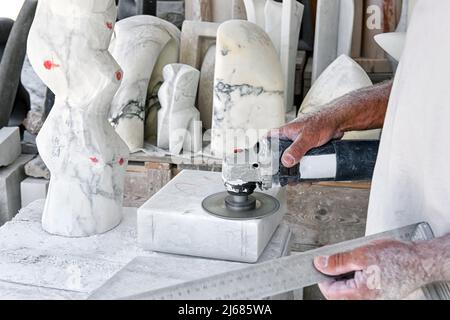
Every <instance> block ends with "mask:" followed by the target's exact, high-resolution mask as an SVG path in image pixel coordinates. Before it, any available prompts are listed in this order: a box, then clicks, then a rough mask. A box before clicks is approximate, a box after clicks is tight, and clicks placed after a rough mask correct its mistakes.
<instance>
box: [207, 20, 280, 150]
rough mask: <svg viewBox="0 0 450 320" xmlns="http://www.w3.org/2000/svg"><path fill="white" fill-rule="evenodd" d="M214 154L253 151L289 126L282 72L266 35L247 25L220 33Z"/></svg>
mask: <svg viewBox="0 0 450 320" xmlns="http://www.w3.org/2000/svg"><path fill="white" fill-rule="evenodd" d="M216 46H217V47H216V67H215V74H214V78H215V80H214V108H213V122H212V135H211V140H212V141H211V152H212V153H213V155H214V156H216V157H222V156H223V155H224V154H227V153H232V152H234V150H235V149H236V148H238V149H247V148H250V147H253V146H254V145H255V144H256V143H257V142H258V141H259V139H260V138H262V135H264V134H266V133H267V131H268V130H270V129H273V128H278V127H280V126H281V125H283V124H284V123H285V109H284V88H285V87H284V79H283V70H282V67H281V63H280V59H279V57H278V55H277V52H276V49H275V47H274V46H273V44H272V41H271V40H270V38H269V36H268V35H267V33H265V32H264V30H263V29H261V28H260V27H258V26H257V25H256V24H254V23H251V22H248V21H243V20H230V21H227V22H225V23H223V24H222V25H221V26H220V27H219V30H218V32H217V45H216Z"/></svg>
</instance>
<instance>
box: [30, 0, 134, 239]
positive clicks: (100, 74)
mask: <svg viewBox="0 0 450 320" xmlns="http://www.w3.org/2000/svg"><path fill="white" fill-rule="evenodd" d="M116 16H117V7H116V5H115V2H114V0H41V1H39V4H38V8H37V12H36V17H35V20H34V22H33V26H32V28H31V31H30V36H29V38H28V57H29V59H30V62H31V64H32V66H33V68H34V70H35V71H36V73H37V74H38V75H39V77H40V78H41V79H42V80H43V82H44V83H45V84H46V85H47V86H48V87H49V88H50V89H51V90H52V91H53V92H54V93H55V96H56V101H55V106H54V107H53V109H52V111H51V112H50V114H49V116H48V118H47V120H46V122H45V124H44V126H43V127H42V129H41V131H40V133H39V135H38V137H37V145H38V148H39V153H40V155H41V157H42V159H43V160H44V162H45V163H46V165H47V166H48V168H49V170H50V172H51V180H50V186H49V192H48V196H47V201H46V204H45V210H44V214H43V217H42V226H43V228H44V230H46V231H47V232H49V233H51V234H56V235H62V236H69V237H83V236H91V235H96V234H100V233H103V232H106V231H108V230H111V229H112V228H114V227H115V226H117V225H118V224H119V223H120V221H121V219H122V201H123V184H124V177H125V172H126V167H127V162H128V157H129V151H128V148H127V146H126V144H125V143H124V142H123V141H122V139H121V138H120V137H119V135H118V134H116V132H115V131H114V128H113V127H112V126H111V125H110V123H109V122H108V114H109V110H110V106H111V102H112V99H113V97H114V95H115V93H116V91H117V90H118V88H119V86H120V82H121V80H122V78H123V72H122V70H121V69H120V66H119V65H118V64H117V62H116V61H115V60H114V58H113V57H112V56H111V54H110V53H109V52H108V47H109V44H110V41H111V36H112V34H113V29H114V23H115V21H116Z"/></svg>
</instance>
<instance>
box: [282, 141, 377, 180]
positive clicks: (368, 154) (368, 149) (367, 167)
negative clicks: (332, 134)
mask: <svg viewBox="0 0 450 320" xmlns="http://www.w3.org/2000/svg"><path fill="white" fill-rule="evenodd" d="M292 143H293V141H292V140H288V139H280V140H279V146H280V147H279V148H280V157H281V156H282V155H283V153H284V152H285V151H286V149H288V148H289V147H290V146H291V145H292ZM379 144H380V142H379V141H375V140H333V141H331V142H329V143H327V144H326V145H324V146H322V147H318V148H315V149H312V150H311V151H309V152H308V153H307V154H306V155H305V156H309V157H313V156H320V155H332V154H335V155H336V176H335V177H334V178H332V179H308V180H314V181H317V180H332V181H358V180H369V179H371V178H372V176H373V172H374V170H375V163H376V160H377V156H378V148H379ZM278 178H279V181H280V184H281V185H282V186H285V185H287V184H289V183H297V182H301V181H305V180H304V179H302V177H301V172H300V165H296V166H295V167H293V168H286V167H284V166H283V164H282V163H281V158H280V170H279V177H278Z"/></svg>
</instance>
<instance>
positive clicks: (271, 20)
mask: <svg viewBox="0 0 450 320" xmlns="http://www.w3.org/2000/svg"><path fill="white" fill-rule="evenodd" d="M244 3H245V7H246V9H247V15H248V21H250V22H253V23H255V24H257V25H258V26H260V27H261V28H262V29H264V30H265V31H266V33H267V34H268V35H269V37H270V39H271V40H272V43H273V45H274V46H275V49H276V50H277V53H278V55H279V57H280V61H281V65H282V67H283V74H284V82H285V87H286V90H285V91H286V92H285V103H284V104H285V109H286V112H290V111H292V110H293V109H296V108H293V106H294V88H295V64H296V58H297V51H298V43H299V36H300V29H301V25H302V18H303V10H304V6H303V4H301V3H300V2H298V1H296V0H285V1H283V3H280V2H276V1H274V0H245V1H244Z"/></svg>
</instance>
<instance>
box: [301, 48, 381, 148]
mask: <svg viewBox="0 0 450 320" xmlns="http://www.w3.org/2000/svg"><path fill="white" fill-rule="evenodd" d="M371 85H372V81H371V80H370V78H369V76H368V75H367V73H366V72H365V71H364V70H363V69H362V68H361V67H360V66H359V64H358V63H356V62H355V61H354V60H353V59H351V58H350V57H348V56H346V55H341V56H340V57H339V58H337V59H336V60H335V61H334V62H333V63H332V64H331V65H329V66H328V68H327V69H326V70H325V71H324V72H323V73H322V74H321V75H320V77H319V78H318V79H317V81H316V82H315V83H314V85H313V86H312V87H311V89H310V90H309V92H308V94H307V95H306V97H305V99H304V100H303V103H302V105H301V107H300V111H299V115H301V114H306V113H313V112H316V111H318V110H320V109H322V108H324V107H326V106H327V103H329V102H331V101H333V100H335V99H337V98H339V97H342V96H344V95H345V94H347V93H350V92H352V91H354V90H358V89H361V88H365V87H369V86H371ZM380 135H381V130H367V131H358V132H347V133H346V134H345V135H344V139H349V140H367V139H368V140H372V139H375V140H376V139H379V138H380Z"/></svg>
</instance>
